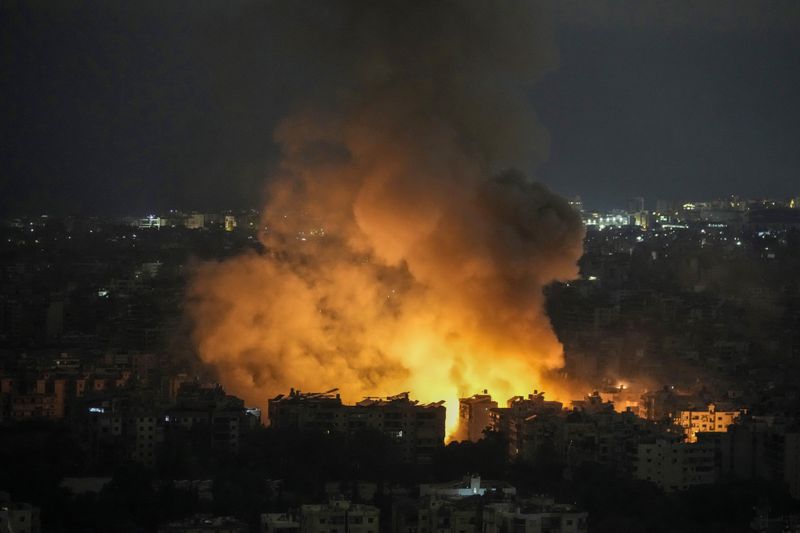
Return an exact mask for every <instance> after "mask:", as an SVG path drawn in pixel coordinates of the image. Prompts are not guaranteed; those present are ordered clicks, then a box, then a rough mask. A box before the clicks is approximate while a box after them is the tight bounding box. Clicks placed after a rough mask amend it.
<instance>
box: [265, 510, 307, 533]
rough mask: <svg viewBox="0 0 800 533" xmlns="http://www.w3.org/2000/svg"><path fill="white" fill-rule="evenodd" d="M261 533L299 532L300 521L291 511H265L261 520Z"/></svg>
mask: <svg viewBox="0 0 800 533" xmlns="http://www.w3.org/2000/svg"><path fill="white" fill-rule="evenodd" d="M259 524H260V529H261V533H299V531H300V522H299V521H298V520H297V517H295V516H293V515H291V514H289V513H264V514H262V515H261V519H260V520H259Z"/></svg>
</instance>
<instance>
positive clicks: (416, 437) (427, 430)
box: [268, 389, 445, 464]
mask: <svg viewBox="0 0 800 533" xmlns="http://www.w3.org/2000/svg"><path fill="white" fill-rule="evenodd" d="M334 392H336V391H335V390H333V391H329V392H327V393H301V392H300V391H295V390H294V389H292V391H291V392H290V393H289V395H288V396H284V395H279V396H277V397H275V398H273V399H271V400H269V402H268V404H269V405H268V409H269V420H270V425H271V426H272V427H274V428H279V429H284V428H288V429H299V430H316V431H329V432H334V431H335V432H339V433H343V434H346V435H354V434H355V433H356V432H357V431H359V430H360V429H364V428H372V429H375V430H378V431H380V432H382V433H383V434H385V435H387V436H389V437H390V438H391V439H392V441H393V442H394V443H395V445H396V448H397V451H398V453H399V456H400V459H401V460H402V461H403V462H407V463H420V464H425V463H430V462H431V461H432V460H433V454H434V452H435V451H436V450H437V449H439V448H440V447H442V446H443V445H444V437H445V427H444V426H445V407H444V402H436V403H431V404H419V403H417V402H416V401H414V400H410V399H409V397H408V393H405V392H404V393H402V394H398V395H396V396H390V397H388V398H365V399H363V400H361V401H360V402H358V403H356V404H355V405H344V404H343V403H342V400H341V398H340V397H339V395H338V394H336V395H333V393H334Z"/></svg>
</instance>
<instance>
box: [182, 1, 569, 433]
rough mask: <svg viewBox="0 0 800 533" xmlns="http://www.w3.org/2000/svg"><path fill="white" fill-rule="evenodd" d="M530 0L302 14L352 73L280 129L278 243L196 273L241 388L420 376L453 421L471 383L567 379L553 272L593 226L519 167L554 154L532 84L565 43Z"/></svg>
mask: <svg viewBox="0 0 800 533" xmlns="http://www.w3.org/2000/svg"><path fill="white" fill-rule="evenodd" d="M527 4H528V3H519V4H517V3H515V4H504V3H495V2H453V3H448V2H424V3H422V2H420V3H409V2H390V1H387V2H368V3H355V4H351V3H349V2H338V3H335V4H334V3H325V4H323V5H326V6H328V8H329V9H330V12H326V13H324V14H322V15H319V14H317V15H318V16H317V17H316V18H315V17H308V16H307V15H308V13H306V12H305V11H304V8H303V6H305V4H301V6H300V7H298V8H297V12H295V11H294V10H290V11H292V13H291V14H290V15H286V16H296V17H298V20H299V21H302V23H303V24H307V25H310V26H311V27H309V28H308V31H306V32H304V33H307V34H308V35H313V36H316V37H315V38H316V39H319V42H318V43H316V44H319V46H310V47H309V48H313V49H314V51H315V54H322V55H325V54H329V55H330V56H331V57H330V58H329V59H330V61H324V60H323V61H322V62H321V63H326V64H327V63H334V64H336V65H337V66H338V71H339V72H340V73H341V77H335V80H332V81H330V82H329V83H330V84H331V86H330V87H325V89H326V90H324V91H320V90H319V89H320V88H319V87H317V88H316V90H314V91H312V93H313V94H310V95H309V96H308V98H307V99H305V100H302V101H301V102H300V103H299V104H298V107H297V111H296V112H295V113H293V114H292V115H290V116H288V117H286V118H285V119H284V120H283V121H282V122H281V124H280V125H279V127H278V128H277V130H276V134H275V139H276V141H277V142H278V144H279V145H280V146H281V148H282V154H283V157H282V161H281V163H280V165H279V168H278V169H277V171H276V172H275V173H274V174H273V175H271V176H269V180H268V183H269V185H268V198H269V200H268V201H267V203H266V206H265V208H264V219H263V227H264V228H265V229H264V231H263V233H262V235H261V237H260V238H261V240H262V243H263V244H264V246H265V248H266V250H267V251H266V252H265V253H262V254H257V253H255V252H254V253H251V254H249V255H244V256H241V257H236V258H233V259H230V260H227V261H223V262H215V263H208V264H204V265H201V266H200V267H199V268H198V271H197V274H196V276H195V278H194V281H193V284H192V286H191V288H190V291H189V310H190V313H191V315H192V317H193V319H194V321H195V324H196V327H195V332H194V336H195V340H196V343H197V347H198V352H199V354H200V356H201V358H202V359H203V361H205V362H206V363H208V364H210V365H212V366H213V367H214V368H216V370H217V371H218V373H219V376H220V379H221V381H222V383H223V385H224V386H225V387H226V388H228V389H230V390H231V391H232V392H233V393H234V394H237V395H239V396H242V397H244V398H246V399H247V400H248V401H250V402H253V403H257V404H259V405H260V404H263V403H264V402H265V400H266V398H267V397H270V396H274V395H276V394H278V393H282V392H286V391H288V390H289V388H290V387H299V388H301V389H303V390H328V389H330V388H333V387H339V388H340V389H341V391H342V396H343V398H344V399H345V400H348V401H352V400H358V399H360V398H361V397H362V396H364V395H389V394H396V393H398V392H401V391H411V394H412V397H414V398H417V399H420V400H422V401H437V400H446V401H447V407H448V421H449V426H450V428H449V429H451V430H452V429H453V426H454V424H455V421H456V419H457V416H458V409H457V398H458V397H459V396H468V395H470V394H473V393H474V392H476V391H478V390H482V389H485V388H488V389H489V390H490V391H491V392H492V393H493V394H494V395H496V397H497V398H499V399H501V401H502V399H504V398H507V397H511V396H513V395H516V394H527V392H529V391H531V390H533V389H534V388H539V389H541V388H542V387H543V386H545V387H546V386H547V384H546V383H542V374H543V373H544V372H546V371H547V370H550V369H554V368H558V367H559V366H560V365H561V364H562V349H561V345H560V343H559V342H558V340H557V339H556V337H555V335H554V333H553V331H552V328H551V326H550V322H549V319H548V318H547V316H546V315H545V313H544V310H543V296H542V288H543V287H544V286H545V285H546V284H547V283H550V282H551V281H553V280H566V279H570V278H572V277H574V276H575V275H576V274H577V271H576V261H577V259H578V257H579V256H580V254H581V243H582V237H583V227H582V225H581V221H580V218H579V216H578V215H577V214H576V213H575V212H573V210H572V209H571V208H570V207H569V205H568V204H567V202H566V201H564V200H563V199H562V198H560V197H558V196H557V195H555V194H553V193H551V192H550V191H548V190H547V189H546V188H545V187H544V186H542V185H540V184H538V183H536V182H534V181H532V180H530V179H529V178H527V177H525V176H524V175H523V174H522V173H521V172H519V171H516V170H504V169H507V168H512V167H513V168H522V169H532V168H534V167H535V165H536V163H538V162H540V161H541V159H542V158H543V157H544V154H545V153H546V144H547V143H546V135H545V133H544V132H543V131H542V129H541V128H540V127H539V126H538V125H537V122H536V117H535V115H534V113H533V112H532V110H531V109H530V107H529V105H528V102H527V98H526V94H525V91H526V90H527V89H528V87H529V85H530V84H531V83H532V82H534V81H535V80H536V79H537V78H538V76H539V75H540V74H541V73H542V72H543V71H544V70H546V68H548V67H549V66H550V65H551V62H552V56H553V51H552V47H551V46H550V43H551V37H550V35H549V31H548V25H547V24H546V23H545V21H546V18H545V17H543V16H542V15H541V14H540V13H537V12H536V11H535V10H534V7H532V6H530V5H527ZM305 7H306V8H307V7H308V6H305ZM295 23H300V22H298V21H295ZM345 29H346V31H345ZM317 62H319V58H317ZM312 63H313V64H317V63H316V62H310V64H312ZM326 83H328V82H326ZM320 94H322V96H319V95H320Z"/></svg>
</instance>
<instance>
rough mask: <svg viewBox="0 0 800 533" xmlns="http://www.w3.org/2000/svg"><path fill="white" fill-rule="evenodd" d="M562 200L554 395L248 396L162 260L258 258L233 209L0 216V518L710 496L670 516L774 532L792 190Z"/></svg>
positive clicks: (398, 515) (785, 441) (305, 525)
mask: <svg viewBox="0 0 800 533" xmlns="http://www.w3.org/2000/svg"><path fill="white" fill-rule="evenodd" d="M573 206H574V207H575V209H579V210H583V212H584V217H585V218H584V219H585V222H586V225H587V235H586V239H585V254H584V257H583V258H582V259H581V264H580V267H581V275H580V278H579V279H576V280H572V281H568V282H564V283H558V284H553V285H551V286H549V287H548V288H547V291H546V292H547V306H548V312H549V314H550V317H551V319H552V322H553V325H554V327H555V330H556V332H557V334H558V337H559V339H560V340H561V342H562V343H563V344H564V350H565V367H564V369H562V370H559V371H555V372H554V373H553V375H551V376H549V377H548V379H550V380H551V382H553V383H559V384H562V386H561V387H560V388H562V389H569V390H572V391H578V392H575V393H574V394H573V396H572V397H564V395H563V394H560V395H558V400H556V395H555V394H549V393H547V392H543V391H541V390H537V389H535V386H536V384H533V383H532V384H531V390H529V391H520V394H521V395H520V396H514V397H511V398H503V397H494V396H492V391H491V390H481V391H465V393H466V394H465V395H464V396H463V397H462V398H461V399H460V401H459V403H458V405H449V404H447V403H444V402H439V403H434V404H422V403H418V402H417V401H416V400H415V399H414V391H410V392H407V393H406V392H403V393H400V394H397V395H395V396H389V397H382V398H363V399H359V400H357V401H355V402H353V403H349V402H344V401H343V400H342V398H341V396H340V395H339V391H337V390H330V391H327V392H321V393H308V392H301V391H300V390H297V389H293V390H289V391H275V393H276V394H278V395H277V396H274V397H272V398H263V399H262V400H261V401H260V402H258V403H255V404H248V403H245V402H244V401H243V400H242V399H241V398H238V397H236V396H235V395H233V394H231V393H230V392H228V391H226V390H224V389H223V387H222V386H220V385H219V384H218V383H217V381H216V379H215V376H214V374H213V373H212V372H210V371H209V370H208V369H207V368H205V367H204V366H203V365H201V364H199V363H198V362H197V360H196V359H195V358H194V356H193V353H192V345H191V340H190V338H189V334H188V330H187V328H186V325H185V323H184V321H183V320H182V319H181V316H182V306H183V293H184V289H185V284H186V282H187V279H188V278H187V269H188V268H189V266H188V265H190V262H191V261H192V258H194V257H198V258H203V259H214V258H222V257H226V256H228V255H231V254H235V253H239V252H241V251H243V250H253V251H255V252H256V253H261V252H263V250H262V245H261V244H260V243H259V241H258V240H257V238H256V237H257V233H258V231H259V230H260V228H259V227H258V226H259V222H258V221H259V214H258V213H256V212H251V211H248V212H243V213H233V212H229V213H220V214H209V213H205V214H200V213H187V214H183V213H178V212H172V213H166V214H163V215H152V216H145V217H133V218H129V219H124V218H81V217H66V218H62V217H55V216H54V217H49V216H47V217H45V216H37V217H32V218H24V219H23V218H19V219H12V220H6V221H5V222H4V224H3V225H2V228H0V233H2V239H0V260H1V264H0V267H2V268H1V269H0V339H2V345H1V346H0V424H2V435H3V436H2V437H1V438H0V452H2V457H0V459H2V461H3V464H4V465H8V466H7V467H6V468H4V469H2V470H3V471H2V472H0V482H1V483H0V491H4V492H5V493H6V494H5V495H3V499H2V502H0V524H5V523H9V524H10V523H13V524H16V525H15V526H13V527H15V528H16V529H14V530H15V531H31V532H35V531H40V530H41V531H44V530H48V526H51V529H50V530H54V531H59V530H58V529H52V527H53V524H55V523H56V522H59V523H62V522H63V523H65V524H68V526H65V527H66V529H62V530H65V531H67V530H81V528H86V527H87V526H86V523H87V521H89V520H94V518H92V516H94V515H93V513H96V512H100V510H102V509H113V510H114V511H113V512H114V516H113V517H111V516H107V515H103V516H101V517H100V518H98V519H99V520H106V521H109V523H111V522H114V521H119V522H120V523H122V522H123V521H125V520H127V521H128V522H129V523H130V524H134V523H136V524H145V525H144V527H145V530H152V531H190V530H191V531H237V532H238V531H265V532H273V531H274V532H276V533H299V532H301V531H314V532H316V533H322V532H324V533H344V531H345V530H348V531H360V532H361V533H373V532H375V533H377V532H378V531H380V532H381V533H383V532H387V531H392V532H404V533H439V532H445V531H447V532H452V533H463V532H469V531H474V532H475V533H479V532H490V531H496V532H497V533H500V532H507V531H510V530H511V529H512V528H513V529H514V530H515V531H516V530H520V531H521V530H523V529H524V531H526V532H529V533H534V532H538V531H550V532H555V531H561V532H564V533H567V532H572V531H574V532H582V531H587V530H595V527H596V530H598V531H607V530H612V529H613V527H614V526H612V525H611V524H617V525H618V524H620V523H625V522H624V521H625V520H628V519H630V518H625V517H630V516H632V514H631V513H633V512H634V511H633V510H632V509H631V508H630V507H628V506H622V505H620V506H616V507H615V506H614V505H612V504H610V503H609V502H608V501H606V500H602V499H601V497H600V495H601V494H603V493H604V491H606V490H607V489H608V487H619V488H618V489H614V490H619V491H621V492H620V496H619V497H620V498H621V499H622V498H623V496H622V495H623V494H624V498H639V499H640V501H639V505H645V506H646V505H649V504H651V503H652V501H651V500H648V498H651V499H652V498H671V500H670V501H672V502H675V505H678V503H677V502H682V503H681V505H684V506H686V505H689V506H691V504H689V503H687V502H689V501H694V500H693V499H696V498H706V499H708V498H711V496H710V495H712V494H714V492H713V491H716V493H724V494H733V493H734V492H735V493H736V494H739V495H740V496H737V498H750V499H748V500H746V502H745V501H744V500H735V501H739V502H740V505H739V508H740V509H739V511H738V513H739V514H737V512H734V511H732V510H731V509H729V508H728V507H725V504H723V503H712V504H710V505H711V507H709V508H708V512H707V513H706V514H703V513H705V511H700V510H698V511H695V512H696V513H699V514H697V516H701V517H704V518H697V516H695V517H694V518H692V520H701V519H702V520H707V521H708V523H709V524H710V523H723V522H724V523H727V524H732V523H734V522H735V523H737V524H745V527H750V526H752V528H753V530H755V531H770V529H769V528H770V527H773V526H774V524H777V523H780V524H787V523H792V522H791V521H792V520H793V518H792V517H793V516H794V514H796V513H797V512H798V511H800V508H798V505H799V503H800V488H798V487H800V467H799V466H798V465H800V424H798V422H799V421H800V418H799V417H800V389H799V388H798V386H797V384H796V383H795V379H794V376H796V375H797V372H798V371H799V370H800V368H798V364H797V361H798V359H797V355H798V354H800V337H798V331H800V286H798V281H797V278H796V272H798V271H800V270H798V268H800V252H799V251H798V250H800V247H799V245H800V224H798V222H797V217H796V214H797V213H798V212H800V209H798V207H797V203H796V202H794V201H786V202H778V201H768V202H767V201H745V200H738V199H730V200H726V201H719V202H697V201H695V202H681V203H674V202H661V201H659V202H658V203H657V205H656V208H655V209H652V206H649V205H648V204H647V202H646V201H645V200H643V199H641V198H638V199H637V198H634V199H632V200H631V201H630V202H629V203H628V206H627V209H626V210H622V211H618V212H614V213H596V214H595V213H592V212H589V211H586V207H585V206H584V204H583V202H582V201H580V200H576V201H574V202H573ZM297 237H298V239H302V238H322V237H320V236H319V235H316V234H315V235H313V236H312V235H305V234H303V235H298V236H297ZM296 385H297V387H302V385H303V384H302V383H297V384H296ZM339 385H341V384H338V383H331V387H336V386H339ZM281 393H282V394H281ZM472 393H474V394H472ZM469 394H472V395H471V396H470V395H469ZM447 409H456V410H457V412H458V416H459V422H460V426H459V430H458V432H456V433H454V434H453V435H452V436H450V435H448V434H447V429H446V428H445V420H446V412H447ZM459 441H462V442H459ZM54 449H55V450H58V451H57V452H54V451H53V450H54ZM67 450H68V451H67ZM42 457H48V458H49V459H48V461H49V463H48V464H49V465H50V466H48V467H46V469H44V470H40V469H37V468H38V467H36V466H35V465H37V464H38V463H39V461H41V458H42ZM231 472H237V474H231ZM237 476H238V477H237ZM453 479H458V480H459V481H452V480H453ZM28 480H29V481H28ZM243 480H245V481H243ZM334 481H335V483H334ZM332 483H333V484H332ZM48 487H49V488H48ZM626 491H627V492H626ZM725 491H732V492H730V493H728V492H725ZM548 494H549V495H548ZM615 494H616V493H615ZM748 494H752V495H753V496H752V498H751V497H750V496H746V495H748ZM756 495H761V496H756ZM145 497H146V498H150V500H143V499H142V498H145ZM157 498H160V499H161V500H160V501H167V502H171V503H169V504H168V506H167V507H164V506H163V505H155V504H152V503H151V504H148V503H147V501H150V502H155V501H156V500H155V499H157ZM731 498H734V497H733V496H730V495H729V496H728V500H727V501H734V500H733V499H731ZM765 498H766V499H765ZM712 500H713V498H712ZM125 501H131V502H133V501H135V502H137V503H136V505H137V506H139V508H141V509H145V511H144V514H143V515H141V516H143V517H145V518H137V517H136V516H134V515H135V513H133V512H132V511H126V510H125V509H127V507H125V504H123V503H122V502H125ZM601 501H603V502H604V503H600V502H601ZM620 501H621V500H620ZM557 502H572V503H569V504H567V503H557ZM576 503H577V505H576ZM745 503H746V506H745ZM148 505H150V507H148ZM768 506H769V507H770V509H771V510H767V507H768ZM70 509H72V511H70ZM159 509H161V510H159ZM129 513H130V514H129ZM137 513H138V511H137ZM137 516H138V515H137ZM637 517H638V518H636V519H637V520H649V519H650V518H647V517H641V516H639V515H637ZM776 517H777V518H776ZM652 519H653V520H655V519H656V518H655V517H653V518H652ZM658 519H659V520H662V521H663V520H672V521H673V522H671V523H673V525H674V527H675V528H680V527H681V526H680V525H679V524H685V523H686V522H681V520H689V519H688V518H682V517H681V516H671V517H669V518H665V517H664V516H660V518H658ZM370 520H372V521H370ZM726 520H727V521H728V522H725V521H726ZM715 521H717V522H715ZM720 521H721V522H720ZM69 524H71V525H69ZM770 524H772V525H770ZM593 525H594V526H593ZM4 527H5V526H4ZM616 527H621V526H616ZM26 528H27V529H26ZM226 528H227V529H226ZM759 528H760V529H759ZM83 530H90V529H83Z"/></svg>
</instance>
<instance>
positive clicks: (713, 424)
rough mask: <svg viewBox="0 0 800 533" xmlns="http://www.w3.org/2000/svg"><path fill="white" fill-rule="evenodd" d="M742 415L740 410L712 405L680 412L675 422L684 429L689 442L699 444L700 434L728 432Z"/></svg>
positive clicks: (674, 419) (676, 415)
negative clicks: (698, 435) (698, 437)
mask: <svg viewBox="0 0 800 533" xmlns="http://www.w3.org/2000/svg"><path fill="white" fill-rule="evenodd" d="M741 414H742V411H741V410H739V409H734V408H732V407H725V406H722V405H717V404H714V403H710V404H708V405H707V406H706V407H705V408H704V409H691V408H690V409H684V410H681V411H678V412H677V413H676V414H675V417H674V418H673V421H674V423H675V425H678V426H680V427H682V428H683V430H684V433H685V434H686V439H687V440H688V441H689V442H697V434H698V433H706V432H719V433H724V432H726V431H728V426H730V425H732V424H734V423H735V422H736V419H738V418H739V416H740V415H741Z"/></svg>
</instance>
